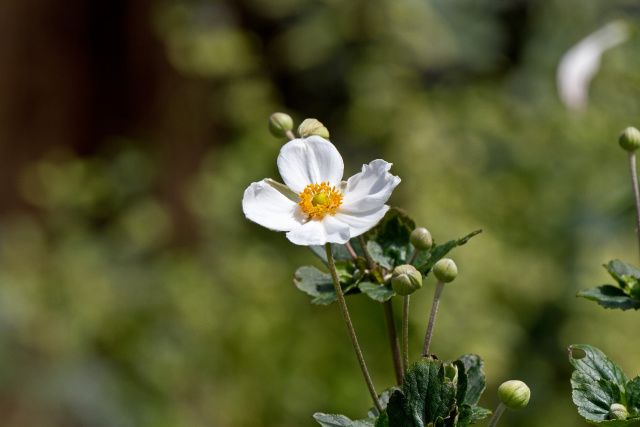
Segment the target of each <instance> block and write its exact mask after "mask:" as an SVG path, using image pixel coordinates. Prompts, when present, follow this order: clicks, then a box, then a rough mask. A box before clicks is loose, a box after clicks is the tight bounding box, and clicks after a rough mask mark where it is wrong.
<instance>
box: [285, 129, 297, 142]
mask: <svg viewBox="0 0 640 427" xmlns="http://www.w3.org/2000/svg"><path fill="white" fill-rule="evenodd" d="M285 135H286V136H287V139H288V140H289V141H291V140H294V139H296V136H295V135H294V134H293V132H291V131H290V130H288V131H287V132H286V133H285Z"/></svg>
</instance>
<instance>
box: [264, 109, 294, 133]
mask: <svg viewBox="0 0 640 427" xmlns="http://www.w3.org/2000/svg"><path fill="white" fill-rule="evenodd" d="M291 129H293V119H292V118H291V116H290V115H288V114H285V113H273V114H272V115H271V116H270V117H269V130H270V131H271V134H272V135H273V136H275V137H276V138H282V137H283V136H286V135H287V131H290V130H291Z"/></svg>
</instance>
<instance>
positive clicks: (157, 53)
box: [0, 0, 206, 241]
mask: <svg viewBox="0 0 640 427" xmlns="http://www.w3.org/2000/svg"><path fill="white" fill-rule="evenodd" d="M153 6H154V2H153V0H132V1H127V0H104V1H100V0H20V1H10V0H9V1H6V0H5V1H0V214H1V213H4V212H7V211H10V210H16V209H24V208H27V206H26V204H25V203H24V202H23V201H22V199H21V198H20V194H19V190H18V180H19V176H20V173H21V170H22V169H23V167H24V165H25V164H26V163H28V162H29V161H31V160H34V159H37V158H39V157H41V156H42V155H43V154H45V153H47V152H49V151H50V150H51V149H52V148H54V147H69V148H71V149H72V150H73V151H75V152H76V153H78V154H80V155H90V154H94V153H96V152H97V151H98V149H101V148H102V145H103V144H104V143H105V141H108V138H109V137H114V136H126V137H133V138H139V139H140V140H143V141H153V142H154V143H158V144H157V145H155V146H154V148H156V149H158V151H159V157H160V159H161V161H162V159H165V161H166V162H167V163H169V161H170V162H171V179H166V180H164V179H163V180H162V181H161V182H160V184H159V185H160V188H159V193H160V194H161V195H162V197H163V198H164V199H165V200H166V201H167V202H168V204H169V205H170V206H172V208H173V210H174V212H173V213H174V217H176V222H177V224H178V229H177V232H178V235H180V236H182V238H184V240H187V241H189V240H191V239H192V238H193V237H194V232H193V229H192V225H190V219H189V217H188V213H187V212H186V210H185V208H184V207H183V204H182V196H181V194H182V183H183V182H185V180H186V175H190V174H192V173H193V171H194V170H195V169H196V168H195V167H194V162H196V160H197V159H198V158H199V157H200V156H201V154H202V152H203V151H204V149H205V148H206V144H205V143H204V142H203V141H204V140H206V138H203V137H202V135H199V137H194V138H192V140H191V141H192V142H193V141H196V143H195V145H193V144H192V145H191V146H190V145H189V144H188V141H184V138H183V135H182V134H181V130H180V129H177V128H176V127H177V126H179V124H176V123H175V121H168V120H166V116H167V115H168V114H170V113H167V111H162V110H163V109H164V108H166V107H165V106H163V104H162V103H161V102H160V101H161V99H160V98H161V97H162V99H166V97H169V98H171V99H174V100H175V98H180V97H181V96H183V95H180V94H181V92H180V90H181V89H180V82H181V80H182V78H181V77H180V76H179V75H178V74H177V73H176V72H175V71H174V70H173V69H172V68H171V67H170V66H169V64H168V63H167V61H166V59H165V56H164V50H163V47H162V45H161V43H160V42H159V41H158V39H157V38H156V37H155V35H154V34H153V28H152V23H151V17H152V12H153ZM176 91H177V94H176ZM175 108H176V107H175V106H174V107H172V109H173V110H175ZM181 139H182V140H181Z"/></svg>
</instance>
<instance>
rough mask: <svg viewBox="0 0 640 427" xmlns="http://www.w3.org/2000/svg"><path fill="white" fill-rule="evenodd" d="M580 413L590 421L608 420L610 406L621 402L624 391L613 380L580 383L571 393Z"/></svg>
mask: <svg viewBox="0 0 640 427" xmlns="http://www.w3.org/2000/svg"><path fill="white" fill-rule="evenodd" d="M571 396H572V398H573V403H575V405H576V406H577V407H578V413H580V415H582V416H583V417H585V418H586V419H587V420H589V421H606V420H608V419H609V408H610V407H611V405H613V404H614V403H621V400H622V391H621V390H620V386H619V385H618V384H616V383H614V382H613V381H609V380H602V379H601V380H598V381H594V382H590V383H580V384H578V385H577V386H575V387H574V388H573V392H572V393H571Z"/></svg>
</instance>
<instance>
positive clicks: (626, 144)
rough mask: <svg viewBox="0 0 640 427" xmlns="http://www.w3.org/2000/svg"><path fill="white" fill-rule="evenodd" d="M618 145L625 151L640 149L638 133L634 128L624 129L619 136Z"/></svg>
mask: <svg viewBox="0 0 640 427" xmlns="http://www.w3.org/2000/svg"><path fill="white" fill-rule="evenodd" d="M618 144H620V147H622V148H624V149H625V150H627V151H630V152H631V151H636V150H637V149H638V148H640V131H639V130H638V129H636V128H634V127H628V128H626V129H625V130H624V131H623V132H622V133H621V134H620V138H618Z"/></svg>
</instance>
